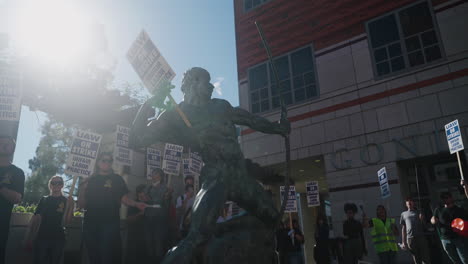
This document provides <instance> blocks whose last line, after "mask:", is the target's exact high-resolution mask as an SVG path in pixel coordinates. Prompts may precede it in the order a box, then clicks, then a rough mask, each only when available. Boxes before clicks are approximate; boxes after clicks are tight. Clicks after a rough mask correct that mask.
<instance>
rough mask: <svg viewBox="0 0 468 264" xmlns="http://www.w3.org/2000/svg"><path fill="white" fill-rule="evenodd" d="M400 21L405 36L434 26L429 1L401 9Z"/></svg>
mask: <svg viewBox="0 0 468 264" xmlns="http://www.w3.org/2000/svg"><path fill="white" fill-rule="evenodd" d="M400 23H401V27H402V30H403V35H404V36H405V37H409V36H411V35H414V34H417V33H421V32H423V31H426V30H428V29H430V28H433V27H434V25H433V23H432V16H431V12H430V11H429V6H428V4H427V2H422V3H420V4H417V5H414V6H412V7H409V8H407V9H405V10H402V11H400Z"/></svg>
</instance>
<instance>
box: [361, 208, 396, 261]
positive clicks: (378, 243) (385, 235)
mask: <svg viewBox="0 0 468 264" xmlns="http://www.w3.org/2000/svg"><path fill="white" fill-rule="evenodd" d="M363 226H364V227H367V228H372V230H371V236H372V242H373V243H374V248H375V250H376V251H377V255H378V256H379V260H380V264H394V263H397V262H396V253H397V251H398V245H397V242H396V239H395V236H398V228H397V226H396V224H395V219H394V218H389V217H387V210H386V209H385V207H384V206H383V205H378V206H377V218H372V219H371V220H369V218H367V217H366V216H365V215H364V217H363Z"/></svg>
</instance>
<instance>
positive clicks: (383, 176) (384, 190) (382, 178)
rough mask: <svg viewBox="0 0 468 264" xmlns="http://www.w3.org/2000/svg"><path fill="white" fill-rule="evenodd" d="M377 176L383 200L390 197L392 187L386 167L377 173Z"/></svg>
mask: <svg viewBox="0 0 468 264" xmlns="http://www.w3.org/2000/svg"><path fill="white" fill-rule="evenodd" d="M377 176H378V178H379V185H380V194H381V197H382V199H385V198H388V197H390V195H391V193H390V185H389V184H388V176H387V170H386V169H385V167H383V168H382V169H380V170H379V171H378V172H377Z"/></svg>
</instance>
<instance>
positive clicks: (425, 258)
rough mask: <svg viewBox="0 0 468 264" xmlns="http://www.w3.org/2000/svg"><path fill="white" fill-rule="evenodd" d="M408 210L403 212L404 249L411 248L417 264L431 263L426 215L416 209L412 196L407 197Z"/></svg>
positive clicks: (401, 222) (401, 219) (402, 236)
mask: <svg viewBox="0 0 468 264" xmlns="http://www.w3.org/2000/svg"><path fill="white" fill-rule="evenodd" d="M406 208H408V210H407V211H404V212H403V213H401V218H400V225H401V226H402V228H401V243H402V244H403V249H406V248H407V249H409V251H410V253H411V255H412V256H413V260H414V263H416V264H422V263H424V264H429V263H431V258H430V252H429V246H428V243H427V240H426V237H425V236H424V225H425V223H424V217H423V215H422V213H421V212H420V211H418V210H416V208H415V205H414V200H413V199H412V198H411V197H408V198H406Z"/></svg>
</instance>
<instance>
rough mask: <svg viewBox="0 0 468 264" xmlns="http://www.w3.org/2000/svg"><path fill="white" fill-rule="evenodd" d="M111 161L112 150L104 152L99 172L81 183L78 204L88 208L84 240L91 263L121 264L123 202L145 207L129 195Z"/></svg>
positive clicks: (98, 163)
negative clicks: (121, 213)
mask: <svg viewBox="0 0 468 264" xmlns="http://www.w3.org/2000/svg"><path fill="white" fill-rule="evenodd" d="M112 162H113V157H112V154H111V153H106V152H105V153H101V154H100V155H99V156H98V158H97V166H96V173H95V174H94V175H92V176H91V177H89V178H87V179H85V180H83V181H82V182H81V183H80V188H79V194H78V205H79V207H80V208H84V209H85V210H86V212H85V215H84V218H83V239H84V243H85V246H86V249H87V250H88V257H89V263H90V264H116V263H121V247H122V243H121V240H120V204H121V203H123V204H125V205H127V206H130V207H137V208H138V209H140V210H144V209H145V208H146V204H145V203H142V202H136V201H134V200H133V199H131V198H130V197H128V193H129V191H128V188H127V184H126V183H125V181H124V180H123V179H122V177H121V176H120V175H118V174H116V173H114V171H113V170H112Z"/></svg>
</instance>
